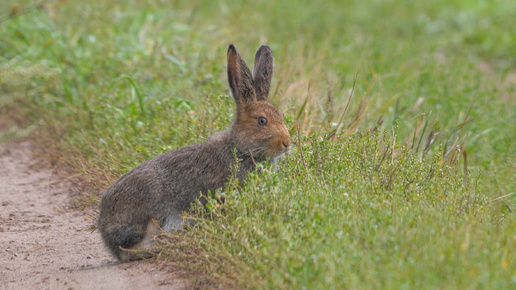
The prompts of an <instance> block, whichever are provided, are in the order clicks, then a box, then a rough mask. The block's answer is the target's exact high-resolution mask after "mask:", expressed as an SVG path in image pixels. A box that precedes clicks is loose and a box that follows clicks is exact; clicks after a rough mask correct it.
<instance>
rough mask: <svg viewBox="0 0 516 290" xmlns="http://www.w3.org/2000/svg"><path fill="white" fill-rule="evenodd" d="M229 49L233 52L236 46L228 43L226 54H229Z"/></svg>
mask: <svg viewBox="0 0 516 290" xmlns="http://www.w3.org/2000/svg"><path fill="white" fill-rule="evenodd" d="M231 51H233V52H236V51H237V49H236V47H235V46H234V45H233V44H230V45H229V47H228V54H229V53H230V52H231Z"/></svg>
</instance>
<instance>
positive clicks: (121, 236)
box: [102, 221, 153, 262]
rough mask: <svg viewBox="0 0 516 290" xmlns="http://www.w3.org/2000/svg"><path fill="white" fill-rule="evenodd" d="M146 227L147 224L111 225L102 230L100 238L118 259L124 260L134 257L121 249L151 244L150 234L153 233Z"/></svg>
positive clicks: (137, 247)
mask: <svg viewBox="0 0 516 290" xmlns="http://www.w3.org/2000/svg"><path fill="white" fill-rule="evenodd" d="M150 223H152V221H151V222H150ZM150 223H149V224H150ZM147 227H148V225H147V224H138V225H134V224H133V225H116V226H111V227H108V228H105V229H103V230H102V238H103V240H104V243H105V244H106V246H107V247H108V248H109V250H110V251H111V253H113V255H114V256H115V257H117V258H118V259H119V260H120V261H122V262H126V261H129V260H134V259H135V258H133V257H132V255H128V252H127V251H124V250H123V249H143V248H149V247H151V246H152V237H150V236H151V235H152V234H153V233H148V232H147ZM149 237H150V238H149Z"/></svg>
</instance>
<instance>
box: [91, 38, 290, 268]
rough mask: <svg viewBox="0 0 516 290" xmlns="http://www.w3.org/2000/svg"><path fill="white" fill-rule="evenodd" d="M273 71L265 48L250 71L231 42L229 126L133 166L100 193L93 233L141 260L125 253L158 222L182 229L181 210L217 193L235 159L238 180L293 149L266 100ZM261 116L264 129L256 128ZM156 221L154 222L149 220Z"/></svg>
mask: <svg viewBox="0 0 516 290" xmlns="http://www.w3.org/2000/svg"><path fill="white" fill-rule="evenodd" d="M272 72H273V55H272V52H271V50H270V48H269V47H267V46H262V47H260V49H258V51H257V52H256V57H255V64H254V69H253V73H254V75H251V71H250V70H249V68H248V67H247V65H246V63H245V62H244V60H243V59H242V58H241V57H240V55H239V54H238V51H237V50H236V48H235V47H234V46H233V45H230V46H229V49H228V82H229V86H230V88H231V92H232V95H233V98H234V99H235V104H236V116H235V120H234V122H233V124H232V126H231V129H230V130H228V131H225V132H222V133H220V134H217V135H215V136H213V137H212V138H210V139H209V140H208V141H206V142H205V143H202V144H194V145H190V146H186V147H182V148H179V149H176V150H173V151H169V152H167V153H164V154H162V155H159V156H156V157H154V158H152V159H150V160H147V161H146V162H144V163H142V164H140V165H138V166H137V167H135V168H134V169H132V170H131V171H129V172H128V173H127V174H125V175H124V176H122V177H121V178H120V179H119V180H118V181H116V182H115V183H114V184H113V185H112V186H111V187H109V188H108V189H107V190H106V192H105V193H104V195H103V196H102V202H101V209H100V216H99V220H98V228H99V230H100V232H101V234H102V238H103V239H104V242H105V244H106V246H107V247H108V248H109V249H110V250H111V252H112V253H113V254H114V255H115V256H116V257H117V258H118V259H120V260H121V261H129V260H133V259H137V258H139V257H138V256H135V255H132V254H131V251H124V250H123V249H131V250H135V249H143V248H148V247H151V246H152V245H153V237H154V235H156V233H157V225H159V227H160V228H162V229H164V230H166V231H175V230H180V229H181V228H183V227H184V225H185V221H184V220H183V218H182V217H181V215H182V213H184V212H185V211H188V210H189V207H190V204H191V203H192V202H193V201H194V200H195V198H197V197H199V195H200V194H201V193H202V194H205V195H206V194H207V193H208V192H209V191H210V192H214V191H215V190H217V189H219V188H222V187H223V186H224V183H225V182H226V181H227V179H228V177H229V176H230V174H231V168H232V167H233V166H234V165H236V164H235V163H236V161H235V158H234V151H233V150H234V149H236V154H237V157H238V158H239V167H238V168H239V171H238V172H237V177H238V178H239V179H240V180H241V181H243V179H244V178H245V177H246V176H247V173H248V172H249V171H252V170H255V166H256V162H263V161H265V160H270V162H271V163H275V162H276V159H277V158H278V157H279V156H281V155H282V154H283V153H285V152H288V151H289V150H290V148H291V143H290V136H289V133H288V131H287V128H286V127H285V122H284V120H283V115H282V114H281V112H280V111H279V110H278V109H277V108H276V107H274V106H273V105H272V104H271V103H270V102H269V101H268V94H269V91H270V84H271V78H272ZM260 118H266V119H267V124H266V125H263V124H259V119H260ZM154 221H156V223H154Z"/></svg>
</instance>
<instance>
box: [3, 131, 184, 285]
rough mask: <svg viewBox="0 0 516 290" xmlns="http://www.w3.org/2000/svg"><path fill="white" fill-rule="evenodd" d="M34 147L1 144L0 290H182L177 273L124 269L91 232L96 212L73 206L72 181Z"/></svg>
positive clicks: (136, 265) (150, 267)
mask: <svg viewBox="0 0 516 290" xmlns="http://www.w3.org/2000/svg"><path fill="white" fill-rule="evenodd" d="M30 148H31V147H30V143H29V142H28V141H25V142H22V143H10V144H1V143H0V288H1V289H165V288H166V289H182V288H186V287H188V285H187V284H186V283H185V282H183V281H182V280H181V279H180V278H178V277H176V276H175V275H174V273H168V272H167V271H166V270H164V269H160V267H159V266H158V265H156V264H153V263H150V262H145V261H139V262H131V263H125V264H120V263H116V260H115V258H113V257H112V256H110V254H109V253H108V251H107V250H106V249H105V248H104V246H103V244H102V241H101V239H100V234H99V233H98V232H93V233H92V232H91V230H89V228H90V227H91V226H92V224H94V220H95V219H96V217H95V215H94V213H88V212H85V211H78V210H74V209H72V208H71V207H70V204H71V197H72V195H73V191H74V190H80V189H79V188H78V187H77V186H74V184H73V182H72V181H71V180H72V179H69V178H63V177H60V176H58V175H56V174H53V172H52V170H51V169H42V168H45V167H46V168H49V166H41V163H40V162H45V161H44V160H43V161H41V160H38V163H37V164H36V163H35V162H34V157H33V155H32V154H31V149H30Z"/></svg>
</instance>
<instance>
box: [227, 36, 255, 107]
mask: <svg viewBox="0 0 516 290" xmlns="http://www.w3.org/2000/svg"><path fill="white" fill-rule="evenodd" d="M228 81H229V87H230V88H231V93H232V94H233V98H234V99H235V102H236V104H237V106H240V105H242V104H244V103H252V102H254V101H256V94H255V92H254V87H253V78H252V75H251V71H250V70H249V68H248V67H247V65H246V64H245V62H244V60H243V59H242V57H240V54H238V51H237V50H236V48H235V46H233V44H231V45H229V48H228Z"/></svg>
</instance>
